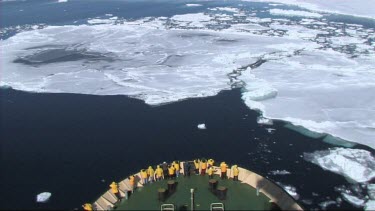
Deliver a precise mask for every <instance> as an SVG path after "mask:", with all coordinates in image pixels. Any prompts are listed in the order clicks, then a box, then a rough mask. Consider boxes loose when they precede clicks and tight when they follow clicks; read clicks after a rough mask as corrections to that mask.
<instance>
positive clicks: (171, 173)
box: [168, 166, 175, 175]
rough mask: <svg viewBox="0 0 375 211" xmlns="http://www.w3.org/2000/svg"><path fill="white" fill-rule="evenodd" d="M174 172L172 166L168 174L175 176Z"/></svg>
mask: <svg viewBox="0 0 375 211" xmlns="http://www.w3.org/2000/svg"><path fill="white" fill-rule="evenodd" d="M174 171H175V169H174V167H173V166H171V167H169V168H168V173H169V175H173V174H174Z"/></svg>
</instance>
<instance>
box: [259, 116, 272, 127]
mask: <svg viewBox="0 0 375 211" xmlns="http://www.w3.org/2000/svg"><path fill="white" fill-rule="evenodd" d="M257 123H258V124H260V125H272V124H273V122H272V119H267V118H264V117H258V119H257Z"/></svg>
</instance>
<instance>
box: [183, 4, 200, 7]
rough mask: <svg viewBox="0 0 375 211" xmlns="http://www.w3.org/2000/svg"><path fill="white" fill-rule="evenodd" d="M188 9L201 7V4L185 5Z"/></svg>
mask: <svg viewBox="0 0 375 211" xmlns="http://www.w3.org/2000/svg"><path fill="white" fill-rule="evenodd" d="M185 5H186V6H187V7H201V6H202V5H201V4H185Z"/></svg>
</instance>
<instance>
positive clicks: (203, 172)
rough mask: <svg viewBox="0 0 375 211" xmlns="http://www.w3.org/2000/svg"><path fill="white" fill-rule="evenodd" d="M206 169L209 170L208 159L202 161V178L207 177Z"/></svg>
mask: <svg viewBox="0 0 375 211" xmlns="http://www.w3.org/2000/svg"><path fill="white" fill-rule="evenodd" d="M206 169H207V161H206V159H202V162H201V175H202V176H204V175H206Z"/></svg>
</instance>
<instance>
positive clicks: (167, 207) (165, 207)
mask: <svg viewBox="0 0 375 211" xmlns="http://www.w3.org/2000/svg"><path fill="white" fill-rule="evenodd" d="M160 210H161V211H164V210H172V211H174V204H162V205H161V206H160Z"/></svg>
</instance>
